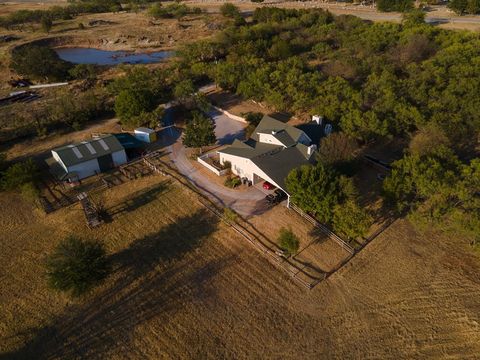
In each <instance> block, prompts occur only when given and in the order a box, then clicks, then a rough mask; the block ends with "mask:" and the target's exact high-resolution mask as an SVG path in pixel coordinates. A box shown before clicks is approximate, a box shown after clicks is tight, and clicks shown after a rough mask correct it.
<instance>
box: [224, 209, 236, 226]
mask: <svg viewBox="0 0 480 360" xmlns="http://www.w3.org/2000/svg"><path fill="white" fill-rule="evenodd" d="M223 218H224V219H225V220H226V221H227V222H229V223H234V222H236V221H237V218H238V215H237V213H236V212H235V211H234V210H232V209H230V208H227V207H226V208H224V209H223Z"/></svg>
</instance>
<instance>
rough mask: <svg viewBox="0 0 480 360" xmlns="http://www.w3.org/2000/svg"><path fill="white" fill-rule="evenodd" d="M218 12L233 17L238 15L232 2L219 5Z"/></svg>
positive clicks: (238, 12)
mask: <svg viewBox="0 0 480 360" xmlns="http://www.w3.org/2000/svg"><path fill="white" fill-rule="evenodd" d="M220 12H221V13H222V15H223V16H225V17H230V18H235V17H237V16H239V15H240V11H239V10H238V8H237V7H236V6H235V5H233V4H232V3H225V4H223V5H222V6H221V7H220Z"/></svg>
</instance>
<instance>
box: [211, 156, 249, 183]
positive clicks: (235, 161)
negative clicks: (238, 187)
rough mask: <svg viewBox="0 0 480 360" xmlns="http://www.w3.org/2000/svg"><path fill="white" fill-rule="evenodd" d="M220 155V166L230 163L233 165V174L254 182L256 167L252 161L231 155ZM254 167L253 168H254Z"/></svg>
mask: <svg viewBox="0 0 480 360" xmlns="http://www.w3.org/2000/svg"><path fill="white" fill-rule="evenodd" d="M219 154H220V164H222V165H223V164H224V163H225V161H229V162H230V163H231V164H232V173H233V174H235V175H238V176H240V177H246V178H247V179H248V180H250V181H252V182H253V172H254V170H255V169H254V167H256V166H255V165H254V164H253V163H252V162H251V161H250V159H245V158H243V157H240V156H235V155H230V154H222V153H219ZM252 165H253V166H252Z"/></svg>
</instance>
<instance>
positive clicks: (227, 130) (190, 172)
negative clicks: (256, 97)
mask: <svg viewBox="0 0 480 360" xmlns="http://www.w3.org/2000/svg"><path fill="white" fill-rule="evenodd" d="M209 114H210V115H211V116H212V118H213V119H214V120H215V123H216V128H215V134H216V135H217V139H218V140H219V143H221V144H230V143H231V142H232V141H233V140H234V139H235V138H243V136H244V127H245V123H242V122H240V121H237V120H234V119H231V118H229V117H228V116H226V115H224V114H222V113H221V112H219V111H216V110H215V111H212V112H211V113H209ZM167 130H168V131H165V132H163V136H162V141H163V142H164V144H166V147H167V149H168V150H169V152H170V158H171V160H172V162H173V163H174V164H175V166H176V167H177V169H178V171H179V172H180V173H181V174H182V175H184V176H185V177H186V178H188V179H189V180H190V181H191V182H192V183H193V184H194V185H195V186H196V187H197V188H198V189H200V190H201V191H202V192H203V193H205V194H206V195H207V196H209V197H210V198H212V200H214V201H216V202H217V203H219V204H221V205H222V206H226V207H229V208H232V209H233V210H235V211H236V212H237V213H239V214H240V215H242V216H245V217H249V216H251V215H256V214H261V213H263V212H264V211H266V210H267V209H268V204H267V202H266V201H265V193H263V192H262V191H260V190H259V189H257V188H255V187H253V186H252V187H250V188H249V189H247V190H234V189H229V188H227V187H225V186H223V185H220V184H217V183H215V182H212V181H211V180H210V179H209V177H208V176H206V175H205V174H204V173H203V171H199V170H198V169H197V168H196V167H194V166H193V165H192V163H191V160H190V159H189V158H188V156H187V154H186V152H185V147H184V146H183V144H182V139H181V133H180V131H179V130H178V129H176V128H175V127H173V126H172V127H170V128H169V129H167ZM202 170H203V169H202Z"/></svg>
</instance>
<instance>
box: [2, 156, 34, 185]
mask: <svg viewBox="0 0 480 360" xmlns="http://www.w3.org/2000/svg"><path fill="white" fill-rule="evenodd" d="M39 176H40V172H39V170H38V167H37V165H36V164H35V162H34V161H33V160H32V159H31V158H30V159H28V160H26V161H23V162H18V163H16V164H13V165H11V166H10V167H8V168H7V170H5V171H4V172H3V174H2V182H1V185H2V188H3V189H4V190H19V189H20V188H21V186H22V185H24V184H27V183H33V184H35V183H37V181H38V178H39Z"/></svg>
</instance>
